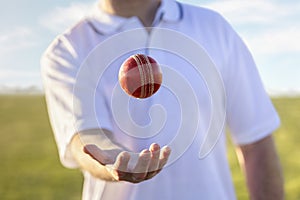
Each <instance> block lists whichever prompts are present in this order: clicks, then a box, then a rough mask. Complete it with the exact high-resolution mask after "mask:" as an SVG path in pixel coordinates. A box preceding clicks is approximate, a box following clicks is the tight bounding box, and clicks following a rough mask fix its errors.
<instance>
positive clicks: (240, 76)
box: [225, 27, 280, 145]
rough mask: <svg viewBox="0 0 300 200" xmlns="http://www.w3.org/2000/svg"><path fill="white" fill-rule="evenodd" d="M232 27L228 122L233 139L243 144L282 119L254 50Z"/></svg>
mask: <svg viewBox="0 0 300 200" xmlns="http://www.w3.org/2000/svg"><path fill="white" fill-rule="evenodd" d="M229 29H230V31H229V32H230V34H229V35H230V36H229V38H228V41H229V42H228V43H229V44H228V45H229V54H228V58H227V65H226V70H227V75H228V76H227V77H226V81H225V88H226V95H227V122H228V126H229V129H230V131H231V134H232V138H233V141H234V143H235V144H237V145H244V144H249V143H253V142H256V141H258V140H260V139H262V138H264V137H266V136H268V135H269V134H271V133H272V132H273V131H274V130H275V129H276V128H277V127H278V126H279V125H280V120H279V116H278V114H277V112H276V110H275V108H274V106H273V104H272V101H271V99H270V98H269V96H268V95H267V93H266V91H265V89H264V86H263V83H262V80H261V78H260V76H259V73H258V70H257V67H256V64H255V62H254V59H253V57H252V55H251V53H250V52H249V50H248V48H247V46H246V45H245V43H244V42H243V41H242V39H241V38H240V37H239V36H238V35H237V34H236V33H235V32H234V31H233V30H232V29H231V27H230V28H229Z"/></svg>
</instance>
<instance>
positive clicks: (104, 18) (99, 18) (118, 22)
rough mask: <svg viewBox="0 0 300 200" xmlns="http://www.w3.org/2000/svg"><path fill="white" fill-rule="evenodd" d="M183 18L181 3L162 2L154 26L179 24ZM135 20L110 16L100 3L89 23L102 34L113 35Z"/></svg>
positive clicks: (168, 0)
mask: <svg viewBox="0 0 300 200" xmlns="http://www.w3.org/2000/svg"><path fill="white" fill-rule="evenodd" d="M181 18H182V10H181V6H180V4H179V3H177V2H176V1H175V0H162V3H161V6H160V7H159V9H158V10H157V12H156V17H155V20H154V24H155V23H157V22H159V21H161V20H162V21H165V22H169V23H174V22H178V21H179V20H180V19H181ZM134 20H137V18H136V17H130V18H124V17H120V16H115V15H111V14H108V13H106V12H104V11H103V10H101V6H100V5H99V3H97V4H95V6H94V8H93V10H92V15H91V16H90V17H89V22H90V23H91V25H92V26H93V28H94V29H95V30H96V31H97V32H99V33H101V34H105V35H106V34H112V33H114V32H117V31H118V30H121V28H122V27H123V26H124V25H125V24H127V23H130V22H132V21H134Z"/></svg>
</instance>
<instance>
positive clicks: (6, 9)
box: [0, 0, 300, 95]
mask: <svg viewBox="0 0 300 200" xmlns="http://www.w3.org/2000/svg"><path fill="white" fill-rule="evenodd" d="M181 1H182V2H186V3H191V4H197V5H199V6H203V7H208V8H211V9H214V10H216V11H217V12H219V13H221V14H222V15H223V16H224V17H225V18H226V19H227V20H228V21H229V22H230V23H231V24H232V26H233V27H234V28H235V30H236V31H237V32H238V33H239V34H240V36H241V37H242V38H243V40H244V41H245V43H246V44H247V46H248V47H249V49H250V51H251V52H252V54H253V57H254V59H255V61H256V63H257V67H258V70H259V72H260V74H261V77H262V80H263V83H264V85H265V87H266V89H267V91H268V92H269V93H270V94H275V95H276V94H278V93H283V94H294V93H298V94H300V1H299V0H284V1H283V0H251V1H246V0H210V1H209V0H181ZM0 2H1V5H2V6H1V7H0V13H1V20H0V26H1V29H0V55H1V56H0V86H3V85H4V86H8V87H12V86H19V87H28V86H38V87H40V88H42V81H41V77H40V57H41V55H42V53H43V51H44V50H45V49H46V48H47V46H48V45H49V44H50V42H51V41H52V40H53V39H54V38H55V37H56V36H57V35H58V34H59V33H61V32H63V31H64V30H65V29H66V28H68V27H70V26H72V25H73V24H74V23H75V22H76V21H78V20H79V19H80V18H81V17H82V16H84V15H85V14H86V13H87V11H88V10H89V9H90V8H91V6H92V5H93V4H94V2H95V0H64V1H62V0H43V1H36V0H22V1H20V0H10V1H3V0H0Z"/></svg>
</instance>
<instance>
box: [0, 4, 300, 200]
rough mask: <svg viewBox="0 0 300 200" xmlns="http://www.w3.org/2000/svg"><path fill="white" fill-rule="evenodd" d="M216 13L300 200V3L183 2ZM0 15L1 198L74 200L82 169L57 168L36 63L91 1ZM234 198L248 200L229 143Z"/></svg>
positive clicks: (5, 9)
mask: <svg viewBox="0 0 300 200" xmlns="http://www.w3.org/2000/svg"><path fill="white" fill-rule="evenodd" d="M181 1H182V2H186V3H191V4H197V5H200V6H203V7H208V8H211V9H214V10H216V11H218V12H220V13H221V14H223V16H224V17H225V18H226V19H227V20H228V21H229V22H230V23H231V24H232V25H233V27H234V28H235V29H236V30H237V31H238V33H239V34H240V35H241V37H242V38H243V39H244V41H245V42H246V44H247V45H248V47H249V48H250V50H251V52H252V53H253V56H254V59H255V60H256V62H257V66H258V69H259V71H260V74H261V77H262V80H263V82H264V85H265V88H266V90H267V92H268V93H269V94H270V96H271V97H272V100H273V102H274V104H275V106H276V108H277V110H278V112H279V115H280V117H281V120H282V126H281V127H280V128H279V129H278V131H277V132H276V133H275V139H276V144H277V146H278V149H279V153H280V157H281V161H282V165H283V169H284V174H285V180H286V184H285V188H286V196H287V199H291V200H294V199H300V160H299V155H300V148H299V145H298V144H299V142H300V136H299V134H298V131H299V130H300V124H299V121H300V56H299V55H300V2H299V1H297V0H286V1H279V0H264V1H261V0H252V1H243V0H226V1H224V0H223V1H222V0H211V1H204V0H202V1H200V0H181ZM0 2H1V3H2V4H1V5H2V6H1V8H0V13H1V16H2V17H1V21H0V26H1V29H0V55H1V56H0V127H1V128H0V134H1V139H0V161H1V164H0V199H77V200H79V199H80V197H81V186H82V176H81V172H80V171H79V170H69V169H65V168H63V167H62V166H61V164H60V162H59V159H58V154H57V149H56V144H55V141H54V138H53V135H52V130H51V128H50V125H49V122H48V116H47V111H46V107H45V100H44V96H43V88H42V81H41V77H40V64H39V59H40V57H41V54H42V53H43V51H44V50H45V49H46V48H47V46H48V45H49V43H50V42H51V41H52V40H53V39H54V38H55V37H56V36H57V35H58V34H60V33H61V32H63V31H64V30H65V29H67V28H68V27H70V26H72V25H73V24H74V23H76V21H78V20H80V19H81V18H82V17H83V16H84V15H85V14H86V13H87V12H88V10H89V9H90V8H91V7H92V6H93V4H94V3H95V0H85V1H83V0H82V1H80V0H74V1H71V0H65V1H60V0H51V1H50V0H44V1H40V2H37V1H34V0H22V1H16V0H11V1H2V0H0ZM228 147H229V150H228V157H229V160H230V163H231V168H232V170H233V177H234V182H235V185H236V191H237V195H238V199H248V196H247V191H246V187H245V180H244V178H243V175H242V172H241V169H240V168H239V166H238V163H237V159H236V156H235V153H234V147H233V146H232V144H231V142H230V140H229V142H228Z"/></svg>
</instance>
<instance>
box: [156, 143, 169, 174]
mask: <svg viewBox="0 0 300 200" xmlns="http://www.w3.org/2000/svg"><path fill="white" fill-rule="evenodd" d="M170 154H171V149H170V147H168V146H165V147H163V148H162V149H161V151H160V157H159V167H158V170H161V169H162V168H163V167H164V166H165V165H166V164H167V162H168V159H169V156H170Z"/></svg>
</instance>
